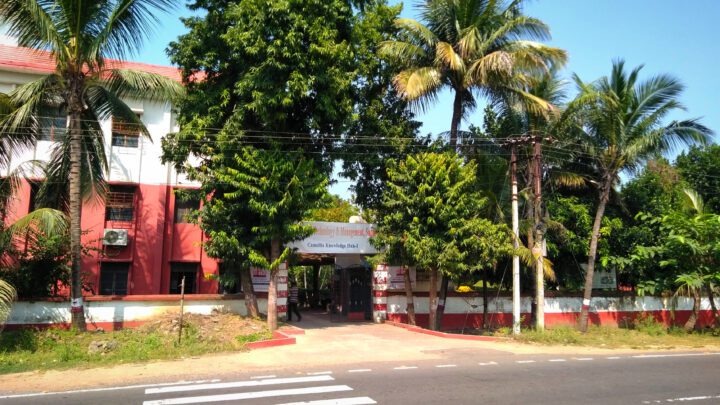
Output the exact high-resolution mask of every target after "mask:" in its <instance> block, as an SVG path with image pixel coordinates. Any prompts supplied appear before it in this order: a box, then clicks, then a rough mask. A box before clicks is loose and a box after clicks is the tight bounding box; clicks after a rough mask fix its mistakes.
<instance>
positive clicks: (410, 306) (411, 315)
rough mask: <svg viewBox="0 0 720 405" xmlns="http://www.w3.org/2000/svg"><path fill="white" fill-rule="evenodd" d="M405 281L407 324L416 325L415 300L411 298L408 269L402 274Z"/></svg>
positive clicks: (411, 290) (411, 291) (410, 282)
mask: <svg viewBox="0 0 720 405" xmlns="http://www.w3.org/2000/svg"><path fill="white" fill-rule="evenodd" d="M404 273H405V274H404V276H403V278H404V280H405V301H406V302H407V316H408V324H410V325H416V322H415V299H414V297H413V288H412V280H411V279H410V269H408V268H406V269H405V272H404Z"/></svg>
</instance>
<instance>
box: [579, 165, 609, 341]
mask: <svg viewBox="0 0 720 405" xmlns="http://www.w3.org/2000/svg"><path fill="white" fill-rule="evenodd" d="M609 178H612V177H609ZM609 198H610V184H609V181H606V182H605V184H604V185H603V188H602V189H601V192H600V204H598V208H597V212H596V213H595V222H594V223H593V228H592V234H591V235H590V251H589V252H588V263H587V272H586V273H585V291H584V293H583V302H582V309H581V310H580V322H579V324H578V328H579V329H580V332H583V333H585V332H587V329H588V312H589V311H590V300H591V299H592V286H593V274H594V273H595V255H596V254H597V245H598V239H600V225H601V224H602V219H603V215H605V206H606V205H607V202H608V199H609Z"/></svg>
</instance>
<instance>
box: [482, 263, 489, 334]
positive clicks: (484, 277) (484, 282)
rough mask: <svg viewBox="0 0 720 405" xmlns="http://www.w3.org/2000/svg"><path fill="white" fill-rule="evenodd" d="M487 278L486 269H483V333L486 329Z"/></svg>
mask: <svg viewBox="0 0 720 405" xmlns="http://www.w3.org/2000/svg"><path fill="white" fill-rule="evenodd" d="M487 278H488V269H487V268H486V269H485V275H484V276H483V324H482V328H483V331H486V330H487V329H488V319H487V318H488V291H487Z"/></svg>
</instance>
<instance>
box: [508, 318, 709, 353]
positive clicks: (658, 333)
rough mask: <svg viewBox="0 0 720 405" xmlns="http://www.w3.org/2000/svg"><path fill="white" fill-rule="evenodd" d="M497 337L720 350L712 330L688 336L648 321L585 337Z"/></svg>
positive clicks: (563, 332)
mask: <svg viewBox="0 0 720 405" xmlns="http://www.w3.org/2000/svg"><path fill="white" fill-rule="evenodd" d="M495 336H505V337H512V339H513V340H514V341H516V342H521V343H528V344H539V345H548V346H587V347H595V348H601V349H645V350H658V349H660V350H669V349H699V348H712V349H713V350H715V349H717V348H720V331H719V330H717V329H715V330H712V329H708V330H702V331H695V332H692V333H687V332H686V331H685V330H684V329H683V328H679V327H673V328H667V327H666V326H664V325H662V324H660V323H658V322H655V321H653V320H652V319H650V320H648V319H647V318H645V319H644V320H642V321H640V322H636V323H634V324H633V325H631V326H630V327H619V328H616V327H611V326H590V327H589V328H588V331H587V333H581V332H580V331H578V330H577V329H576V328H573V327H570V326H564V327H554V328H550V329H546V330H544V331H537V330H534V329H528V330H523V331H522V333H521V334H520V335H518V336H512V330H511V329H509V328H502V329H499V330H498V331H497V332H496V333H495Z"/></svg>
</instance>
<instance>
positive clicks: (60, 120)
mask: <svg viewBox="0 0 720 405" xmlns="http://www.w3.org/2000/svg"><path fill="white" fill-rule="evenodd" d="M45 114H47V116H43V117H41V118H40V119H39V124H40V133H39V134H38V140H39V141H62V140H63V139H64V138H65V134H66V133H67V122H68V120H67V113H66V112H65V110H64V109H62V108H53V109H50V110H49V112H47V113H45Z"/></svg>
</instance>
